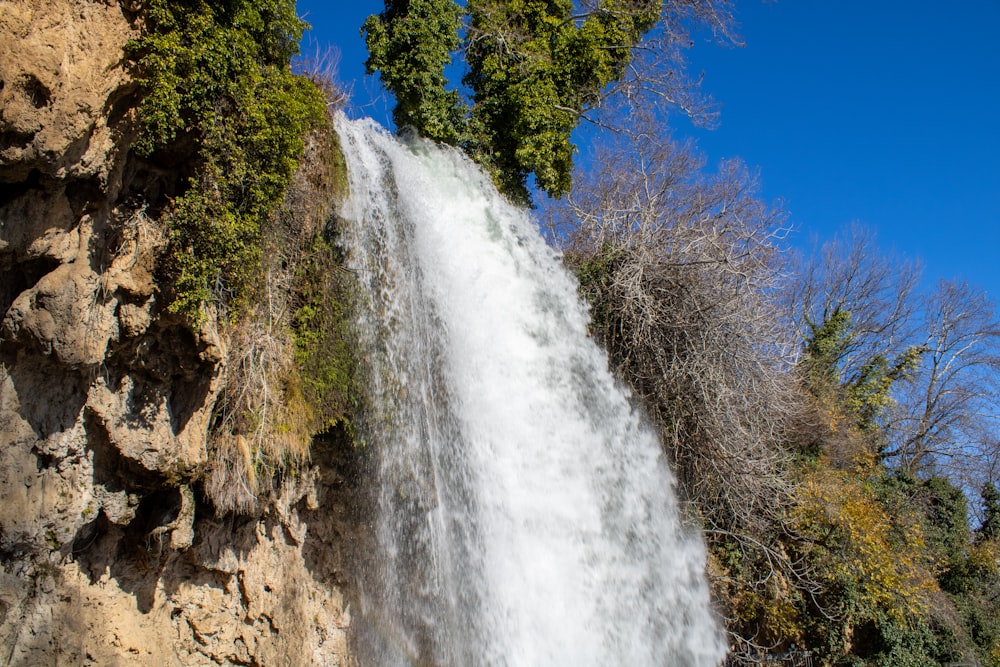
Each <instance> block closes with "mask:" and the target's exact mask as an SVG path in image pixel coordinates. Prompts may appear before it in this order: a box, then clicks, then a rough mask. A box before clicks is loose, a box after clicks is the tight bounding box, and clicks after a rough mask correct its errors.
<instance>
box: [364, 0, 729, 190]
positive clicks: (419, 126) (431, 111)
mask: <svg viewBox="0 0 1000 667" xmlns="http://www.w3.org/2000/svg"><path fill="white" fill-rule="evenodd" d="M658 23H659V24H661V28H660V30H659V32H658V34H656V35H652V34H651V33H653V32H654V28H655V27H656V26H657V25H658ZM689 23H693V24H700V25H705V26H708V27H710V28H711V29H712V30H713V31H715V32H716V33H717V34H723V35H729V34H731V19H730V15H729V11H728V2H727V0H709V1H708V2H697V1H696V0H667V1H666V2H660V1H659V0H656V1H653V0H600V1H599V2H573V1H572V0H469V2H467V3H466V5H465V7H464V8H462V7H460V6H459V5H458V4H457V3H456V2H453V1H452V0H386V2H385V10H384V11H383V12H382V13H381V14H378V15H373V16H370V17H369V18H368V20H367V21H365V24H364V28H363V30H364V32H365V34H366V40H367V44H368V50H369V54H370V56H369V58H368V61H367V63H366V64H367V67H368V69H369V71H371V72H378V73H379V75H380V77H381V78H382V81H383V82H384V83H385V85H386V87H387V88H388V89H389V90H390V91H392V93H393V94H394V95H395V97H396V107H395V110H394V112H393V113H394V121H395V123H396V125H397V126H398V127H403V126H412V127H414V128H415V129H416V130H417V131H418V132H419V133H420V134H421V135H423V136H426V137H429V138H431V139H434V140H437V141H442V142H445V143H449V144H453V145H459V146H462V147H463V148H464V149H465V150H466V151H467V152H468V153H469V154H470V155H472V156H473V157H474V158H475V159H476V160H477V161H478V162H480V163H481V164H483V165H484V166H485V167H486V168H487V169H489V170H490V172H491V173H492V174H493V177H494V179H495V181H496V182H497V185H498V186H499V187H500V189H501V190H502V191H503V192H504V193H505V194H507V195H508V196H509V197H511V198H512V199H514V200H515V201H520V202H524V203H526V202H528V201H530V196H529V188H530V185H531V184H530V183H529V177H531V176H533V177H534V179H535V184H536V185H537V186H538V187H539V188H540V189H541V190H543V191H544V192H546V193H547V194H548V195H550V196H552V197H559V196H561V195H564V194H565V193H567V192H568V191H569V190H570V187H571V185H572V170H573V157H574V153H575V150H576V147H575V145H574V143H573V139H572V132H573V130H574V129H575V128H576V126H577V125H578V123H579V122H580V121H581V119H585V118H588V117H589V116H588V114H589V113H590V112H592V111H594V110H595V109H598V108H599V107H601V106H602V104H603V103H604V102H605V100H606V99H607V97H608V96H610V95H618V96H619V97H621V98H629V97H630V96H632V97H643V96H646V95H649V94H652V95H656V96H658V97H659V98H660V99H661V100H666V101H668V102H671V103H673V104H674V105H676V106H680V107H681V108H684V109H685V110H686V111H689V112H690V113H691V114H692V115H695V116H697V115H699V112H700V111H701V110H702V109H701V107H700V106H699V105H698V104H695V103H692V100H693V96H692V95H691V88H692V87H693V86H692V85H691V83H690V81H689V80H688V79H687V78H686V77H685V76H684V74H683V58H682V57H681V49H682V45H686V44H687V42H688V34H687V32H686V29H685V27H684V26H686V25H688V24H689ZM667 24H669V25H667ZM640 45H642V48H643V50H644V51H646V52H648V53H650V54H655V56H656V57H655V58H646V59H645V60H644V61H643V62H642V63H639V62H637V59H636V53H637V51H636V49H637V48H638V47H639V46H640ZM454 51H457V52H458V53H459V54H461V58H462V62H463V64H464V66H465V74H464V77H463V79H462V82H463V83H464V85H465V86H466V87H467V88H466V90H465V91H464V92H466V93H467V97H468V99H463V96H462V95H460V91H459V90H458V89H449V88H448V83H449V82H448V80H447V78H446V77H445V69H446V68H447V67H448V65H449V63H450V62H451V53H452V52H454Z"/></svg>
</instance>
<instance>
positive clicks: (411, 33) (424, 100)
mask: <svg viewBox="0 0 1000 667" xmlns="http://www.w3.org/2000/svg"><path fill="white" fill-rule="evenodd" d="M461 25H462V9H461V7H459V6H458V5H457V4H456V3H455V2H453V1H452V0H404V1H398V0H397V1H387V2H386V3H385V11H384V12H382V13H381V14H379V15H372V16H369V17H368V19H367V20H366V21H365V23H364V26H363V28H362V29H363V30H364V32H365V33H366V35H367V40H366V41H367V44H368V53H369V56H368V60H367V61H366V62H365V66H366V67H367V68H368V71H369V72H370V73H374V72H378V73H379V76H380V77H381V78H382V82H383V83H385V85H386V87H387V88H388V89H389V90H391V91H392V92H393V94H394V95H395V96H396V107H395V108H394V109H393V115H392V119H393V122H395V123H396V126H397V127H408V126H409V127H415V128H417V129H418V130H419V131H420V134H421V135H423V136H425V137H428V138H429V139H434V140H435V141H442V142H445V143H448V144H457V143H459V141H461V140H462V139H463V138H464V137H465V136H466V120H465V113H464V112H465V110H464V108H463V106H462V103H461V100H460V99H459V94H458V92H457V91H455V90H448V89H447V86H448V80H447V78H445V75H444V69H445V67H446V66H447V65H448V63H449V62H450V61H451V52H452V51H454V50H456V49H457V48H458V46H459V37H458V33H459V29H460V27H461Z"/></svg>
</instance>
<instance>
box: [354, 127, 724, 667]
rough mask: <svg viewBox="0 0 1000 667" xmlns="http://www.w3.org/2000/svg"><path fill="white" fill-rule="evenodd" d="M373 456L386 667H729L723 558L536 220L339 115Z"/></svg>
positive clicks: (469, 179) (368, 645)
mask: <svg viewBox="0 0 1000 667" xmlns="http://www.w3.org/2000/svg"><path fill="white" fill-rule="evenodd" d="M338 131H339V132H340V135H341V141H342V144H343V148H344V152H345V155H346V157H347V161H348V166H349V172H350V186H351V197H350V200H349V202H348V203H347V204H346V205H345V208H344V210H343V211H342V216H343V217H344V219H345V220H346V221H347V222H348V224H347V227H348V229H347V231H346V232H345V239H344V241H345V244H346V246H347V248H348V250H349V265H350V268H351V270H352V271H354V272H355V274H356V275H357V276H358V279H359V280H360V282H361V286H362V293H363V295H362V299H363V303H362V304H361V308H360V311H361V313H362V315H361V316H360V320H359V322H358V329H359V335H360V337H361V342H362V350H363V360H362V361H363V363H364V369H363V371H364V377H365V378H366V387H365V389H366V392H367V396H366V404H367V406H368V407H367V409H366V410H364V414H363V418H362V419H361V420H360V422H361V423H360V425H359V433H360V436H361V438H362V439H363V440H364V441H365V443H366V444H365V447H366V451H367V453H368V454H369V455H370V457H371V458H372V467H373V470H372V471H371V475H370V476H371V478H372V479H374V480H376V482H377V488H376V489H375V490H374V491H373V492H372V499H371V502H372V504H373V506H374V507H373V508H372V522H373V525H372V527H371V529H372V530H371V533H372V544H371V553H369V554H365V555H364V559H365V562H366V563H367V565H366V567H365V569H364V572H363V573H362V575H363V576H362V581H361V582H360V584H359V586H360V607H361V608H360V609H357V608H356V609H354V621H353V622H354V624H355V628H356V631H357V641H356V644H357V649H358V652H359V654H360V659H361V661H362V664H365V665H370V666H371V667H394V666H397V665H399V666H402V665H434V666H449V667H472V666H476V665H497V666H500V665H509V666H511V667H519V666H524V667H535V666H537V667H543V666H544V667H556V666H561V665H565V666H567V667H581V666H585V665H594V666H598V665H600V666H609V665H623V666H624V665H627V666H632V667H642V666H651V665H669V666H672V667H684V666H690V667H695V666H699V667H700V666H705V667H714V666H715V665H717V664H718V663H719V661H720V660H721V659H722V657H723V655H724V645H723V642H722V635H721V633H720V631H719V628H718V625H717V623H716V622H715V620H714V618H713V616H712V613H711V610H710V607H709V602H708V589H707V585H706V582H705V579H704V575H703V570H704V564H705V552H704V547H703V545H702V543H701V540H700V537H699V536H698V535H697V533H693V532H692V531H690V530H687V529H685V527H684V526H683V525H682V522H681V519H680V516H679V510H678V503H677V501H676V499H675V496H674V488H673V487H674V481H673V479H672V477H671V474H670V471H669V470H668V467H667V465H666V463H665V461H664V458H663V456H662V454H661V452H660V448H659V446H658V444H657V440H656V437H655V435H654V434H653V433H652V431H651V430H650V429H649V428H648V427H647V425H646V424H645V423H644V420H643V418H642V417H641V415H640V414H639V413H638V412H637V411H636V410H635V409H634V407H633V406H632V405H631V403H630V401H629V398H628V395H627V393H626V392H625V391H624V390H623V389H622V388H621V387H620V386H619V385H618V384H617V383H616V382H615V381H614V380H613V378H612V377H611V376H610V375H609V373H608V370H607V359H606V357H605V355H604V354H603V353H602V351H601V350H600V349H599V348H598V347H597V346H596V345H595V344H594V342H593V341H592V340H591V339H590V338H588V336H587V331H586V325H587V312H586V309H585V307H584V306H583V305H581V303H580V302H579V299H578V297H577V293H576V287H575V283H574V280H573V278H572V277H571V276H570V275H569V274H568V273H567V272H566V270H565V269H564V268H563V267H562V264H561V262H560V258H559V256H558V254H557V253H555V252H554V251H553V250H552V249H551V248H550V247H548V246H547V245H546V243H545V242H544V240H543V239H542V238H541V236H540V235H539V233H538V230H537V228H536V224H535V223H534V221H533V220H532V218H531V217H530V215H529V213H527V212H525V211H523V210H520V209H517V208H515V207H512V206H510V205H509V204H507V203H506V201H505V200H504V199H503V198H502V197H500V196H499V195H498V194H497V192H496V190H495V189H494V188H493V186H492V185H491V183H490V182H489V179H488V178H487V177H486V176H484V175H483V174H482V173H481V172H480V171H479V170H478V168H477V167H475V166H474V165H473V164H472V163H470V162H469V161H468V160H467V159H465V158H464V157H463V156H462V155H461V154H460V153H458V152H457V151H453V150H444V149H440V148H438V147H436V146H434V145H432V144H430V143H427V142H424V141H421V140H411V141H406V142H401V141H400V140H398V139H396V138H394V137H392V136H390V135H389V134H387V133H386V132H385V131H384V130H382V129H381V128H379V127H378V126H377V125H376V124H374V123H373V122H371V121H367V120H361V121H347V120H345V119H343V118H341V119H339V121H338Z"/></svg>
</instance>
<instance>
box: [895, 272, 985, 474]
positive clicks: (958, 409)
mask: <svg viewBox="0 0 1000 667" xmlns="http://www.w3.org/2000/svg"><path fill="white" fill-rule="evenodd" d="M922 311H923V313H922V314H923V323H924V330H925V332H926V338H925V340H924V342H923V346H924V349H925V350H926V352H925V353H924V354H923V355H922V359H921V364H920V367H919V368H918V369H917V371H916V373H915V374H914V376H913V378H912V380H911V381H910V382H908V383H907V384H905V385H904V386H903V387H901V389H900V391H899V393H898V396H897V404H896V406H895V408H894V409H893V411H892V420H891V422H890V423H891V428H890V429H889V432H888V438H889V448H888V451H887V454H888V455H889V456H890V457H891V459H892V460H893V461H895V463H896V464H897V465H898V466H899V467H900V468H901V469H902V470H905V471H906V472H908V473H911V474H914V475H915V474H918V473H923V472H928V471H935V472H941V473H947V474H950V475H952V476H954V477H957V478H959V479H961V478H962V477H969V476H974V477H979V483H980V484H981V483H982V481H984V478H985V480H989V479H990V471H989V470H982V469H981V467H982V464H988V463H989V461H990V460H991V459H995V458H996V452H995V451H991V450H993V449H994V447H995V442H996V437H997V426H998V418H1000V400H998V396H997V390H998V389H1000V387H998V386H997V380H998V377H997V373H998V371H1000V320H998V319H997V316H996V312H995V307H994V304H993V303H992V302H991V301H990V300H989V299H988V298H987V296H986V295H985V294H984V293H983V292H982V290H979V289H977V288H974V287H971V286H970V285H968V284H967V283H964V282H954V281H941V282H940V283H939V284H938V287H937V289H936V290H935V291H934V292H933V293H932V294H931V295H930V296H929V297H927V298H926V299H925V302H924V305H923V308H922ZM977 471H978V472H977ZM983 473H985V475H984V474H983ZM969 481H972V480H971V479H970V480H969ZM973 488H977V489H978V485H977V486H975V487H973Z"/></svg>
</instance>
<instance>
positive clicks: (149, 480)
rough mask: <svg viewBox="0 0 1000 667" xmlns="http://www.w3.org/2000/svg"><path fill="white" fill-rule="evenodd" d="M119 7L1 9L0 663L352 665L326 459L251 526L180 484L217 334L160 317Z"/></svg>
mask: <svg viewBox="0 0 1000 667" xmlns="http://www.w3.org/2000/svg"><path fill="white" fill-rule="evenodd" d="M132 4H133V3H129V2H125V1H122V2H114V1H112V0H13V1H4V2H0V35H3V39H0V275H2V279H0V317H2V320H0V661H5V662H6V663H7V664H14V665H35V664H38V665H42V664H44V665H56V664H58V665H62V664H66V665H84V664H94V665H113V664H150V665H154V664H155V665H171V664H177V665H195V664H224V665H226V664H246V665H250V664H252V665H298V664H301V665H312V664H325V665H336V664H349V659H348V655H347V646H346V628H347V626H348V623H349V617H348V613H347V611H346V609H345V602H344V598H343V593H342V591H341V588H340V586H341V584H342V583H343V575H342V572H343V570H344V561H345V556H344V554H343V552H342V549H343V547H342V544H343V543H344V542H343V539H342V536H343V533H344V532H346V531H349V530H350V528H349V522H348V520H347V517H346V513H345V510H343V509H342V508H343V507H344V506H345V502H344V500H343V499H344V495H345V491H344V490H345V488H346V487H347V481H346V479H347V478H346V476H345V465H346V464H345V463H343V462H340V461H338V456H339V455H338V452H337V447H336V446H335V445H334V444H330V443H327V444H326V445H324V444H323V443H322V442H320V443H317V445H316V446H315V447H314V450H313V460H312V465H311V467H310V468H308V470H307V472H306V474H304V475H301V476H299V477H298V478H297V479H295V480H294V481H286V482H285V483H284V485H283V487H282V488H281V490H280V491H279V492H278V493H277V494H276V496H275V499H274V500H273V501H271V502H270V503H269V504H268V505H267V506H266V507H264V508H263V509H262V511H261V512H260V513H259V515H257V516H254V517H235V516H232V515H225V516H221V517H219V516H216V515H215V513H214V512H213V510H212V508H211V507H210V506H208V505H207V504H206V502H205V501H204V499H203V498H202V496H201V493H200V490H199V487H198V480H199V479H200V475H201V474H202V472H203V470H204V467H205V466H206V464H207V461H208V454H207V447H206V434H207V431H208V428H209V422H210V419H211V416H212V409H213V406H214V404H215V401H216V397H217V394H218V392H219V391H220V387H221V384H222V382H221V376H222V373H223V371H224V366H225V358H226V348H227V341H226V340H225V337H224V336H223V335H220V334H219V333H218V332H217V330H216V328H215V327H213V325H212V322H211V318H209V319H208V320H207V321H206V323H205V324H203V325H201V326H199V327H198V328H193V327H192V326H191V325H190V324H189V323H187V322H186V321H185V320H183V319H181V318H178V317H176V316H173V315H171V314H170V313H168V312H167V311H166V310H165V308H164V307H163V303H162V301H163V298H162V293H161V286H160V285H159V284H158V282H157V273H156V259H157V257H158V254H159V253H160V251H161V250H162V248H163V245H164V243H165V241H166V234H165V231H164V230H163V229H162V228H161V227H160V226H159V225H158V223H157V222H156V218H157V216H156V209H157V207H162V206H164V205H165V202H166V201H167V197H168V196H169V195H170V194H171V193H172V192H173V190H174V189H175V188H176V187H177V184H178V182H179V179H180V176H179V175H178V170H177V169H175V168H172V166H171V165H170V164H164V163H162V162H161V163H155V162H153V161H145V160H142V159H140V158H138V157H137V156H135V155H134V154H133V153H132V152H131V150H130V146H131V143H132V140H133V139H134V136H133V135H132V132H133V131H134V130H133V129H132V128H133V127H134V123H132V122H131V120H132V114H133V107H134V103H135V99H136V89H135V86H134V85H133V83H132V82H131V80H130V78H129V75H128V72H127V69H126V67H125V64H124V47H125V44H126V41H127V40H128V39H129V38H131V37H134V36H136V34H137V29H138V26H137V23H136V14H135V13H134V10H135V9H137V7H133V6H132Z"/></svg>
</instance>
